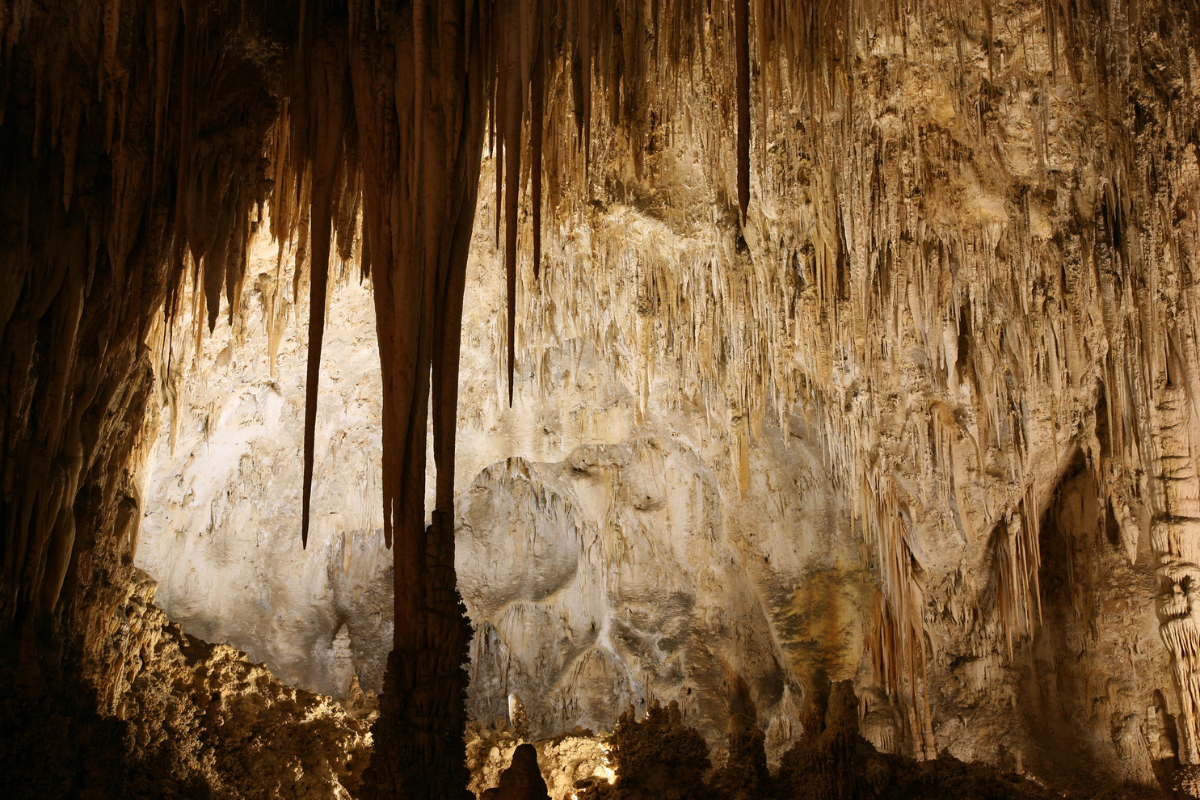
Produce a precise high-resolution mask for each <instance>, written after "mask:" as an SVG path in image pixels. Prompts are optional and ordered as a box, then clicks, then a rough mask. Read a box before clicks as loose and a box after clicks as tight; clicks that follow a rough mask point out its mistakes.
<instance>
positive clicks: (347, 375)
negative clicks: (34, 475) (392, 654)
mask: <svg viewBox="0 0 1200 800" xmlns="http://www.w3.org/2000/svg"><path fill="white" fill-rule="evenodd" d="M281 263H282V265H283V268H282V269H280V268H279V267H280V264H281ZM294 264H295V254H294V252H288V253H287V256H286V258H285V259H284V260H283V261H282V262H281V261H280V260H279V254H278V251H277V248H275V247H274V246H272V245H271V243H270V241H269V240H268V238H267V237H265V236H264V237H262V238H260V239H258V240H256V241H255V243H254V246H253V247H252V249H251V250H250V274H251V275H252V276H254V280H252V281H250V280H248V281H247V286H246V289H245V292H244V294H243V297H242V302H241V308H240V310H239V313H238V315H236V316H235V317H234V318H233V324H232V325H231V324H230V320H229V316H228V315H226V314H223V315H222V316H221V318H220V321H219V323H218V325H217V327H216V329H215V330H214V332H213V333H212V334H210V335H208V336H206V337H205V338H204V339H203V340H202V341H201V342H200V343H199V348H198V349H196V348H192V347H189V348H187V349H186V350H184V352H182V353H180V354H179V355H178V362H177V366H176V371H175V372H174V373H173V380H172V382H171V384H170V385H168V386H166V387H165V389H164V392H163V394H162V397H161V399H160V401H161V402H162V403H163V404H164V406H163V414H162V423H161V425H160V427H159V432H158V440H157V447H156V449H155V452H154V456H153V458H152V460H151V466H150V467H149V472H148V480H147V486H146V493H147V497H148V498H151V500H150V501H149V502H148V503H147V507H146V514H145V518H144V520H143V522H142V531H141V535H140V537H139V541H138V547H137V553H136V562H137V564H138V566H140V567H141V568H142V569H144V570H146V571H147V572H148V573H150V574H151V575H153V576H154V577H155V578H156V579H157V580H158V581H159V585H160V588H159V592H158V602H159V604H160V605H161V606H162V608H163V609H164V610H165V611H166V612H167V614H168V616H170V618H171V619H172V620H174V621H176V622H178V623H179V624H180V625H182V626H183V627H184V629H186V630H187V631H188V632H189V633H191V634H193V635H196V636H200V637H202V638H205V639H208V640H210V641H219V642H228V643H230V644H232V645H234V646H235V647H238V648H240V649H242V650H245V651H246V652H247V653H249V654H250V656H251V657H252V658H255V659H257V660H261V661H264V662H266V663H267V664H269V665H270V667H271V670H272V671H273V672H274V673H275V674H277V675H279V676H280V677H281V678H282V679H283V680H285V681H287V682H288V683H291V684H294V685H297V686H302V687H304V688H306V689H308V690H309V691H313V692H319V693H322V694H328V695H332V696H334V697H345V696H346V695H347V692H348V691H349V686H350V682H351V680H352V679H353V678H354V676H356V675H357V676H358V678H359V680H360V682H361V685H362V686H363V687H365V688H366V689H368V690H374V691H378V690H379V689H380V688H381V686H382V684H383V671H384V666H385V661H386V658H387V652H388V650H390V649H391V641H392V554H391V552H389V551H388V550H386V549H385V548H384V546H383V537H382V535H381V531H382V522H381V515H382V512H381V505H380V489H379V474H380V473H379V470H380V451H381V444H380V429H379V420H380V413H381V412H380V407H381V405H380V404H381V398H380V395H381V392H382V388H381V382H380V376H379V353H378V347H377V345H376V343H375V338H374V315H373V310H372V305H371V295H370V290H369V288H368V287H367V286H364V285H362V284H360V283H359V282H358V281H356V280H336V279H337V278H338V277H339V276H338V275H337V273H335V275H334V278H335V281H334V282H335V284H336V288H334V289H333V291H332V292H331V300H330V309H329V313H330V315H331V317H332V319H334V320H337V324H334V325H331V326H330V330H329V332H328V335H326V337H325V341H324V357H323V365H322V366H323V368H322V371H321V392H322V394H321V397H322V402H321V405H320V409H319V413H318V416H317V437H316V442H317V448H316V452H315V475H316V483H315V492H314V494H313V499H312V503H313V510H314V514H313V520H312V525H311V528H310V531H309V541H308V546H307V548H304V547H302V546H301V542H300V538H299V536H298V534H297V531H299V529H300V489H301V483H302V458H301V456H302V449H303V436H302V432H303V423H304V381H305V357H306V347H305V337H303V336H302V335H301V334H299V333H297V331H301V332H302V331H304V330H306V324H307V319H308V304H307V302H303V301H302V302H300V303H294V302H293V289H292V287H293V281H294V278H295V269H294ZM348 269H349V268H347V271H348ZM342 274H343V275H345V274H346V273H342ZM302 295H303V292H302ZM226 309H227V306H226ZM191 323H192V320H191V318H190V317H189V316H187V315H185V316H184V318H183V320H182V321H181V323H180V329H181V330H188V329H189V327H188V326H189V325H190V324H191ZM181 349H182V348H181Z"/></svg>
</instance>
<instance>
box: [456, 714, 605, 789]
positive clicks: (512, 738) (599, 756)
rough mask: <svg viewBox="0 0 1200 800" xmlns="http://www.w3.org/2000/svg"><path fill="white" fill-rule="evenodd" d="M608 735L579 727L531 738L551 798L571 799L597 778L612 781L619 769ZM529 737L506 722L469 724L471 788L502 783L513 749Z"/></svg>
mask: <svg viewBox="0 0 1200 800" xmlns="http://www.w3.org/2000/svg"><path fill="white" fill-rule="evenodd" d="M607 739H608V737H607V735H604V734H600V735H594V734H592V733H591V732H590V731H586V730H579V729H576V730H574V731H572V732H571V733H568V734H562V735H560V736H555V737H552V738H550V739H542V740H540V741H536V742H532V745H533V746H534V748H536V750H537V760H538V765H539V767H540V768H541V773H542V778H543V780H544V781H545V783H546V789H547V791H548V792H549V794H550V798H551V800H570V798H571V796H572V795H574V794H575V793H576V790H577V789H578V788H579V786H580V785H581V784H582V785H588V784H590V783H594V782H597V781H603V782H605V783H612V781H613V779H614V778H615V776H616V773H614V772H613V771H612V764H611V761H610V759H609V747H608V742H607ZM525 741H526V737H524V736H521V735H519V734H518V733H517V731H515V730H513V729H512V728H511V727H509V726H507V725H505V724H498V725H496V726H495V727H487V726H485V725H483V724H481V723H479V722H476V721H472V722H470V723H468V724H467V767H468V769H469V770H470V771H471V783H470V785H469V786H468V788H469V789H470V790H471V791H472V792H474V793H475V794H476V795H480V794H482V793H483V792H484V791H486V790H488V789H491V788H493V787H497V786H499V785H500V775H501V773H503V772H504V770H505V769H507V768H508V766H509V765H510V764H511V763H512V757H513V753H514V752H515V751H516V749H517V747H518V746H519V745H521V744H522V743H523V742H525Z"/></svg>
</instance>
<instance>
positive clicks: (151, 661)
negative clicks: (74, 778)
mask: <svg viewBox="0 0 1200 800" xmlns="http://www.w3.org/2000/svg"><path fill="white" fill-rule="evenodd" d="M154 590H155V583H154V581H152V580H151V579H149V578H148V577H147V576H146V575H145V574H144V573H139V574H137V575H135V579H134V581H133V583H132V584H131V586H130V593H129V596H128V598H127V600H126V602H125V604H124V605H123V607H122V608H121V609H120V610H119V611H118V614H117V617H116V619H115V621H114V631H113V634H112V640H113V643H114V654H115V655H118V656H119V659H120V660H119V663H116V664H114V670H113V674H114V675H116V682H115V683H114V685H113V686H112V687H111V694H110V698H111V703H112V707H111V711H112V713H114V714H115V716H116V717H117V718H119V719H123V720H126V721H127V722H129V723H130V733H129V734H128V745H127V746H128V747H129V748H130V749H131V753H130V760H131V761H135V762H138V763H140V764H142V765H144V766H143V767H142V769H144V770H145V773H146V774H144V775H143V776H142V777H143V780H144V791H147V792H151V793H152V792H154V791H155V788H154V787H156V786H157V785H159V784H160V783H162V782H164V781H169V782H174V783H175V784H178V785H187V784H193V785H198V786H201V787H205V788H206V790H207V791H211V792H212V793H213V794H214V795H216V796H221V797H229V798H247V799H249V798H263V799H264V800H266V798H272V799H273V798H280V800H283V799H285V798H297V799H299V798H313V800H316V798H331V799H336V800H346V799H348V798H350V797H351V792H352V791H353V790H355V789H356V788H357V787H358V786H359V784H360V783H361V780H362V773H363V770H364V769H365V768H366V766H367V764H368V763H369V761H370V756H371V735H370V733H369V727H370V723H371V721H372V718H371V717H369V716H368V717H366V718H365V719H361V720H359V719H355V718H354V717H353V716H352V715H351V714H350V713H348V712H347V711H346V709H344V708H343V707H342V706H340V705H338V704H337V703H335V702H334V701H333V700H331V699H330V698H329V697H324V696H320V695H314V694H312V693H310V692H307V691H304V690H303V689H296V688H294V687H291V686H288V685H285V684H283V683H281V682H280V681H279V680H278V679H277V678H275V676H274V675H272V674H271V672H270V671H269V670H268V669H267V668H266V667H265V666H264V665H262V664H255V663H254V662H252V661H250V660H249V659H248V658H247V657H246V654H245V653H242V652H241V651H239V650H237V649H235V648H233V647H230V646H229V645H226V644H217V645H212V644H208V643H207V642H204V641H202V640H200V639H197V638H195V637H193V636H189V635H188V634H186V633H184V632H183V631H182V630H181V629H180V627H179V626H178V625H177V624H175V623H173V622H170V621H169V620H168V619H167V618H166V616H165V615H164V614H163V612H162V611H160V610H159V609H158V608H156V607H155V606H154V605H153V601H154ZM168 785H169V784H168ZM160 791H161V790H160Z"/></svg>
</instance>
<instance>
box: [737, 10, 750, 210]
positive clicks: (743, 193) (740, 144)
mask: <svg viewBox="0 0 1200 800" xmlns="http://www.w3.org/2000/svg"><path fill="white" fill-rule="evenodd" d="M733 16H734V48H735V50H736V55H735V56H734V58H735V60H736V61H737V68H736V69H737V81H736V83H737V194H738V206H739V207H740V208H741V210H742V222H743V224H745V221H746V209H747V208H748V207H749V205H750V0H733Z"/></svg>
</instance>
